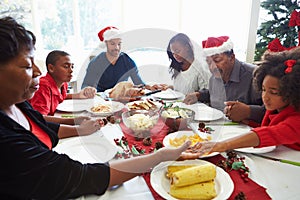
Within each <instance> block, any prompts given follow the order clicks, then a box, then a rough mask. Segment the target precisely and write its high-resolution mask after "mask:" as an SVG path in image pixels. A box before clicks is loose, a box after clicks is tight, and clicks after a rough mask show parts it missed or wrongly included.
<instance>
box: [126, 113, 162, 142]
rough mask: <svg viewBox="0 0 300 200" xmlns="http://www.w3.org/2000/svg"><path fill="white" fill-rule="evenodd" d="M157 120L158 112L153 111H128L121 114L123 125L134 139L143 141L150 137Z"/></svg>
mask: <svg viewBox="0 0 300 200" xmlns="http://www.w3.org/2000/svg"><path fill="white" fill-rule="evenodd" d="M158 119H159V112H157V111H153V110H129V111H126V112H123V113H122V121H123V123H124V125H125V126H126V127H127V128H129V129H131V130H132V133H131V134H132V135H133V136H134V137H135V138H136V139H143V138H146V137H149V136H150V135H151V133H150V130H151V129H152V128H153V127H154V126H155V124H156V123H157V121H158Z"/></svg>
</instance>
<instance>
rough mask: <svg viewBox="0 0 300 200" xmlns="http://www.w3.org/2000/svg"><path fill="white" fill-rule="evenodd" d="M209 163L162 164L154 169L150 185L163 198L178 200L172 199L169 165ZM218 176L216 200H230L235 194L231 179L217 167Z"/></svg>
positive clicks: (175, 162) (181, 162)
mask: <svg viewBox="0 0 300 200" xmlns="http://www.w3.org/2000/svg"><path fill="white" fill-rule="evenodd" d="M207 163H208V162H207V161H204V160H185V161H167V162H163V163H160V164H159V165H157V166H156V167H154V168H153V170H152V172H151V176H150V183H151V186H152V187H153V189H154V190H155V191H156V192H157V193H158V194H159V195H160V196H162V197H163V198H165V199H168V200H176V198H174V197H172V196H171V195H170V194H169V192H170V182H169V180H168V178H167V177H166V175H165V174H166V172H167V166H168V165H174V164H176V165H191V164H197V165H203V164H207ZM216 171H217V175H216V178H215V189H216V192H217V196H216V197H215V198H214V200H224V199H228V198H229V197H230V195H231V193H232V192H233V189H234V184H233V182H232V180H231V178H230V176H229V175H228V174H227V173H226V172H225V171H224V170H223V169H221V168H220V167H216Z"/></svg>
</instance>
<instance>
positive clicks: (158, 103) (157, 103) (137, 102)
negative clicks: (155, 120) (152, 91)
mask: <svg viewBox="0 0 300 200" xmlns="http://www.w3.org/2000/svg"><path fill="white" fill-rule="evenodd" d="M146 101H147V100H139V101H132V102H128V103H127V104H126V106H125V108H126V109H128V110H131V109H130V108H129V107H130V106H131V105H133V104H135V103H136V104H139V103H141V102H146ZM152 102H153V103H154V104H155V106H156V107H155V109H154V110H158V109H159V108H160V107H161V106H162V103H160V102H158V101H152ZM150 110H153V109H150Z"/></svg>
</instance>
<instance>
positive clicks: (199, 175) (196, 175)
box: [170, 164, 216, 187]
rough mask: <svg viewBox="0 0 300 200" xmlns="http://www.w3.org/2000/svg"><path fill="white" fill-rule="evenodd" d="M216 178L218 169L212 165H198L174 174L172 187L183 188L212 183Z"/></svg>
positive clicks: (171, 179)
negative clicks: (207, 182)
mask: <svg viewBox="0 0 300 200" xmlns="http://www.w3.org/2000/svg"><path fill="white" fill-rule="evenodd" d="M215 177H216V167H215V165H212V164H204V165H198V166H195V167H190V168H186V169H183V170H180V171H177V172H174V173H173V174H172V176H171V178H170V181H171V185H172V186H176V187H182V186H187V185H192V184H195V183H201V182H206V181H211V180H213V179H214V178H215Z"/></svg>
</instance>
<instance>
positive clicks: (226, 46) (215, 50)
mask: <svg viewBox="0 0 300 200" xmlns="http://www.w3.org/2000/svg"><path fill="white" fill-rule="evenodd" d="M231 49H233V42H232V41H231V40H230V39H228V40H227V41H226V42H223V44H222V45H221V46H216V47H209V48H205V47H204V48H203V51H204V54H205V56H212V55H216V54H220V53H224V52H226V51H230V50H231Z"/></svg>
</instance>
